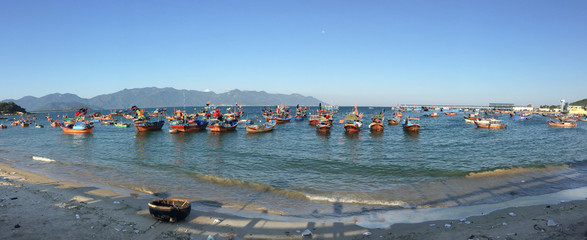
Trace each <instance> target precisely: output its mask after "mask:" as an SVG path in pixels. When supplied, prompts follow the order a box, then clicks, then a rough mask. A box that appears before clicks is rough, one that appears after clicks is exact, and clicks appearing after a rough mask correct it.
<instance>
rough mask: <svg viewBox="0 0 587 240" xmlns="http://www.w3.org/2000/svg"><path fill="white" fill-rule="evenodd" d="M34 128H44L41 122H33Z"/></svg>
mask: <svg viewBox="0 0 587 240" xmlns="http://www.w3.org/2000/svg"><path fill="white" fill-rule="evenodd" d="M35 127H36V128H44V127H45V126H43V124H35Z"/></svg>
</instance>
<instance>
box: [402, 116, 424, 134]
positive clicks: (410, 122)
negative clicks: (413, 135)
mask: <svg viewBox="0 0 587 240" xmlns="http://www.w3.org/2000/svg"><path fill="white" fill-rule="evenodd" d="M417 120H420V119H419V118H406V119H405V120H404V123H403V125H402V126H403V128H404V131H406V132H418V131H419V130H420V127H421V126H420V124H417V123H415V122H414V121H417Z"/></svg>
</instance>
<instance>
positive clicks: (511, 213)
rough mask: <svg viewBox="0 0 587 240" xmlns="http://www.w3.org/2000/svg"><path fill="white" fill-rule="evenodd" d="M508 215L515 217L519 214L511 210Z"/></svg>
mask: <svg viewBox="0 0 587 240" xmlns="http://www.w3.org/2000/svg"><path fill="white" fill-rule="evenodd" d="M508 215H510V216H512V217H515V216H517V215H516V214H515V213H514V212H510V213H509V214H508Z"/></svg>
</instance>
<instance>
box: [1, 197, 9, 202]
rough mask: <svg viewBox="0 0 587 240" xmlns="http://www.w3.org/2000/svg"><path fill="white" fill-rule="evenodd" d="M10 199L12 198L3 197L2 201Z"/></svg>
mask: <svg viewBox="0 0 587 240" xmlns="http://www.w3.org/2000/svg"><path fill="white" fill-rule="evenodd" d="M8 199H10V198H8V197H3V198H2V200H4V201H8Z"/></svg>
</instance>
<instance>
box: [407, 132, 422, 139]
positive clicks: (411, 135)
mask: <svg viewBox="0 0 587 240" xmlns="http://www.w3.org/2000/svg"><path fill="white" fill-rule="evenodd" d="M404 135H405V136H406V137H408V138H411V139H418V137H420V132H411V131H404Z"/></svg>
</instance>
